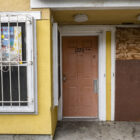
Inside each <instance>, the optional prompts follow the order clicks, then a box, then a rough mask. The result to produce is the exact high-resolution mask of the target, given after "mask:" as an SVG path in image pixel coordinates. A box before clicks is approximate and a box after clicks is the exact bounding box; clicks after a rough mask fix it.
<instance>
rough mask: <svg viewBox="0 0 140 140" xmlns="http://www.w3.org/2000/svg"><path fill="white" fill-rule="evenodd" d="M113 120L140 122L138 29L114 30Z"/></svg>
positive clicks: (139, 33)
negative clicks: (114, 81) (114, 83)
mask: <svg viewBox="0 0 140 140" xmlns="http://www.w3.org/2000/svg"><path fill="white" fill-rule="evenodd" d="M115 88H116V91H115V94H116V98H115V101H116V103H115V120H117V121H140V28H117V29H116V86H115Z"/></svg>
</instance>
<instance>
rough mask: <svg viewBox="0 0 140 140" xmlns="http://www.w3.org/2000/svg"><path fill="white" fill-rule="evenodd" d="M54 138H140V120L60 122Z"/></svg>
mask: <svg viewBox="0 0 140 140" xmlns="http://www.w3.org/2000/svg"><path fill="white" fill-rule="evenodd" d="M54 140H140V122H97V121H96V122H95V121H94V122H93V121H92V122H91V121H88V122H80V121H79V122H74V121H73V122H66V121H64V122H59V123H58V126H57V129H56V134H55V137H54Z"/></svg>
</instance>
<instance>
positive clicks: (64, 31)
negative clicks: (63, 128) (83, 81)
mask: <svg viewBox="0 0 140 140" xmlns="http://www.w3.org/2000/svg"><path fill="white" fill-rule="evenodd" d="M113 30H114V27H112V26H92V25H90V26H85V25H81V26H61V27H60V34H61V38H62V36H99V68H98V70H99V101H98V103H99V104H98V109H99V112H98V119H99V120H100V121H106V31H113ZM61 66H62V43H61ZM61 72H62V69H61ZM61 75H62V73H61ZM61 86H62V76H61ZM61 91H62V89H61ZM62 96H63V92H62V93H61V98H60V101H59V107H58V120H62V119H63V115H62V110H63V109H62V108H63V103H62Z"/></svg>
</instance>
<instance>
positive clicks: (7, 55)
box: [0, 15, 34, 108]
mask: <svg viewBox="0 0 140 140" xmlns="http://www.w3.org/2000/svg"><path fill="white" fill-rule="evenodd" d="M32 21H33V20H32V17H30V16H23V15H17V16H16V15H4V16H3V15H2V16H0V108H2V107H4V108H5V107H6V106H7V107H28V105H29V104H30V103H31V102H33V98H31V97H30V95H29V91H30V89H31V87H29V84H30V81H29V78H28V76H29V74H31V72H30V71H32V69H33V64H34V61H33V46H32V45H31V46H29V45H27V42H28V41H27V39H28V38H27V37H28V35H27V26H28V24H32ZM30 85H31V84H30ZM32 87H33V86H32Z"/></svg>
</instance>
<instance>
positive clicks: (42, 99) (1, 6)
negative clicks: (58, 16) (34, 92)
mask: <svg viewBox="0 0 140 140" xmlns="http://www.w3.org/2000/svg"><path fill="white" fill-rule="evenodd" d="M17 11H40V12H41V20H38V21H37V58H38V59H37V65H38V112H39V113H38V115H0V134H51V135H52V134H54V130H55V127H56V123H57V108H54V107H53V104H52V99H53V97H52V56H51V42H52V36H51V22H50V14H51V13H50V9H30V0H5V1H3V0H0V12H17Z"/></svg>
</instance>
